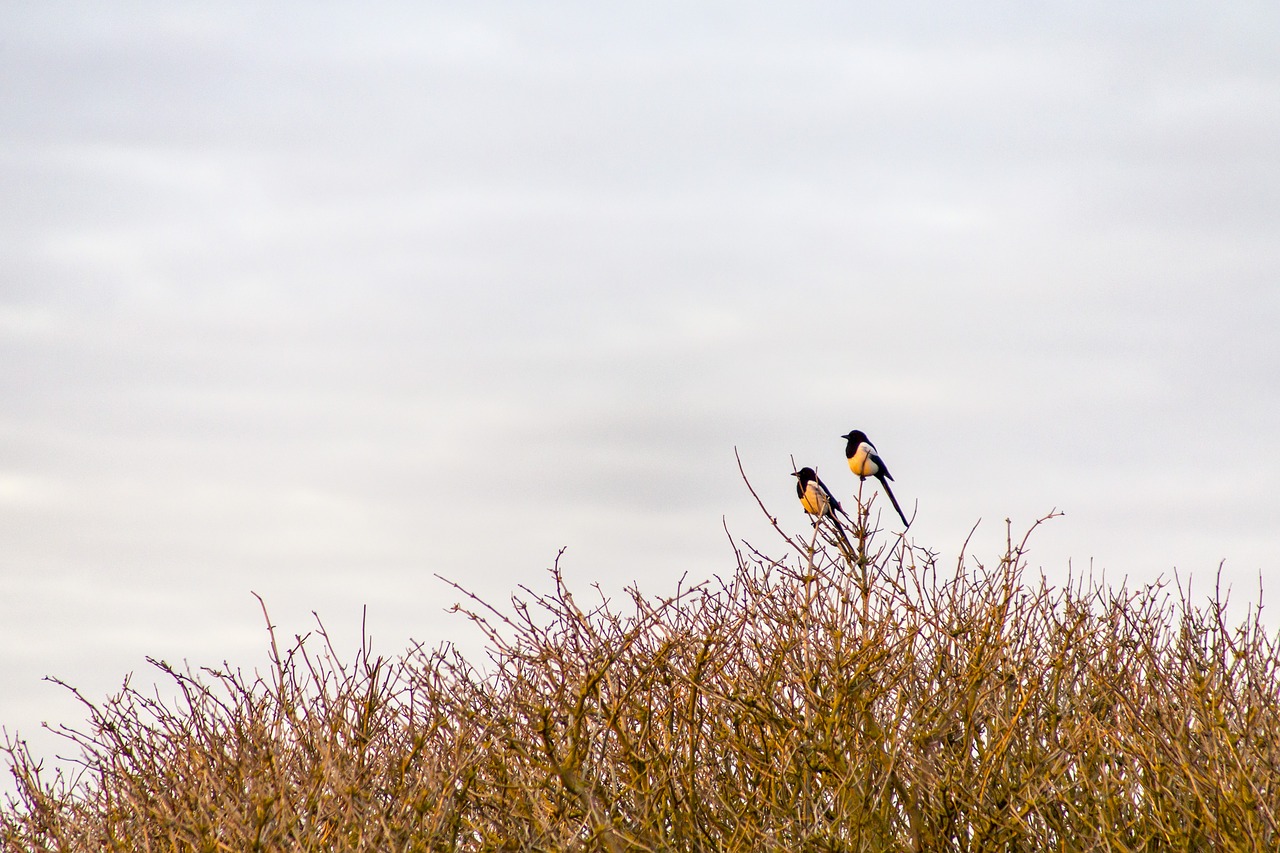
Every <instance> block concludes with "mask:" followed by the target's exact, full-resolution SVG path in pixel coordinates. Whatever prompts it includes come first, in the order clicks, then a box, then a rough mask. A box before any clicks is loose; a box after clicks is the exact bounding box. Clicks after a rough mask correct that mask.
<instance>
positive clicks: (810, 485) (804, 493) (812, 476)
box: [791, 467, 852, 547]
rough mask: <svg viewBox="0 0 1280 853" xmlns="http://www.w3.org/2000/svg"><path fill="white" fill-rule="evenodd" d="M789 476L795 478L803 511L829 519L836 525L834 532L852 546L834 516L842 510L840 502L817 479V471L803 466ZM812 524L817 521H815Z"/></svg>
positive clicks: (797, 495)
mask: <svg viewBox="0 0 1280 853" xmlns="http://www.w3.org/2000/svg"><path fill="white" fill-rule="evenodd" d="M791 476H792V477H796V478H797V479H796V497H798V498H800V506H802V507H804V511H805V512H807V513H809V515H814V516H817V517H818V518H819V519H822V518H828V519H830V520H831V523H832V524H834V525H835V527H836V532H837V533H839V534H840V539H841V540H842V541H843V542H844V544H845V545H846V546H848V547H852V546H850V545H849V537H848V536H846V535H845V532H844V526H843V525H842V524H840V519H839V518H836V513H837V512H844V510H843V509H841V508H840V502H839V501H838V500H836V499H835V496H834V495H832V494H831V490H830V489H828V488H827V486H826V484H825V483H823V482H822V481H821V480H819V479H818V473H817V472H816V471H814V470H813V469H812V468H808V467H805V468H801V469H800V470H799V471H793V472H792V473H791ZM814 524H817V522H816V521H815V522H814Z"/></svg>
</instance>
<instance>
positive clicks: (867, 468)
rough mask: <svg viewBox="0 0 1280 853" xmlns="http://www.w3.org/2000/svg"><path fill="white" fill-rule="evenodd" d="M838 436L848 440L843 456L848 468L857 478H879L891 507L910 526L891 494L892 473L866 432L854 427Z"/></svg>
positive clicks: (896, 500)
mask: <svg viewBox="0 0 1280 853" xmlns="http://www.w3.org/2000/svg"><path fill="white" fill-rule="evenodd" d="M840 437H841V438H843V439H845V440H846V441H848V442H849V443H848V444H846V445H845V448H844V455H845V458H847V459H848V460H849V470H850V471H852V472H853V473H855V474H857V475H858V479H859V480H865V479H866V478H868V477H875V478H876V479H877V480H879V481H880V485H882V486H884V493H885V494H886V495H888V496H889V500H890V501H891V502H892V503H893V508H894V509H896V510H897V511H898V517H899V518H901V519H902V523H903V524H904V525H906V526H907V527H910V526H911V522H909V521H907V517H906V515H904V514H903V512H902V507H900V506H898V499H897V498H895V497H894V496H893V489H891V488H889V481H890V480H892V479H893V475H892V474H890V473H889V469H888V468H886V467H885V464H884V460H883V459H881V458H880V454H878V453H876V446H875V445H874V444H872V443H871V441H870V440H868V438H867V434H866V433H865V432H863V431H862V430H860V429H855V430H852V431H850V432H848V433H846V434H844V435H842V436H840Z"/></svg>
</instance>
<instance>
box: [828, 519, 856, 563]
mask: <svg viewBox="0 0 1280 853" xmlns="http://www.w3.org/2000/svg"><path fill="white" fill-rule="evenodd" d="M827 518H829V519H831V523H832V524H834V525H835V528H836V533H839V534H840V541H841V542H843V543H844V547H846V548H848V549H849V552H850V553H852V552H853V544H852V543H851V542H850V541H849V537H848V535H847V534H846V533H845V532H844V525H843V524H841V523H840V519H838V518H836V514H835V513H834V512H828V513H827Z"/></svg>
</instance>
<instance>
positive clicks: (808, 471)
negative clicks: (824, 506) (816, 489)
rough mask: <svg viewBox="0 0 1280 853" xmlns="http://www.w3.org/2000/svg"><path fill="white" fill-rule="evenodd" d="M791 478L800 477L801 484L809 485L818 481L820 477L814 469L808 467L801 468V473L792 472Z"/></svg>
mask: <svg viewBox="0 0 1280 853" xmlns="http://www.w3.org/2000/svg"><path fill="white" fill-rule="evenodd" d="M791 476H792V477H799V478H800V482H802V483H807V482H809V481H810V480H816V479H818V475H817V474H816V473H814V470H813V469H812V468H807V467H806V468H801V469H800V470H799V471H792V472H791Z"/></svg>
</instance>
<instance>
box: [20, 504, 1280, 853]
mask: <svg viewBox="0 0 1280 853" xmlns="http://www.w3.org/2000/svg"><path fill="white" fill-rule="evenodd" d="M753 494H754V493H753ZM762 507H763V504H762ZM766 513H767V510H766ZM873 515H874V513H873V507H872V506H871V502H868V503H867V504H863V503H862V502H861V500H859V501H858V512H857V515H856V518H855V525H854V529H853V530H852V531H851V534H852V540H853V546H852V548H843V549H842V546H840V545H839V543H838V540H836V539H835V538H834V537H832V538H831V539H830V541H827V537H828V536H829V535H830V531H828V530H826V529H825V528H824V527H821V526H819V527H815V528H813V533H812V536H806V537H805V538H800V537H796V536H793V535H790V534H789V533H788V532H787V531H786V530H785V529H784V528H783V527H782V526H781V525H780V524H779V523H778V522H777V520H776V519H774V518H773V517H772V516H770V519H771V521H773V523H774V525H775V527H777V528H778V531H779V533H780V534H781V536H782V542H783V543H784V547H785V554H784V555H783V556H781V557H778V558H774V557H770V556H768V555H766V554H765V553H763V552H761V551H759V550H756V549H755V548H753V547H751V546H749V545H746V544H745V543H739V545H738V546H737V550H736V552H735V561H734V565H733V566H732V567H731V570H730V571H729V572H728V573H726V575H725V576H723V577H720V576H716V577H714V578H712V579H711V580H708V581H706V582H703V583H699V584H697V585H694V586H689V587H685V586H683V585H681V586H680V587H678V588H677V589H676V590H675V591H674V592H673V593H672V594H670V595H668V596H665V597H653V596H648V595H645V594H643V593H642V592H641V591H640V590H639V589H635V588H632V589H630V590H628V593H627V597H626V598H624V599H623V600H622V601H621V602H613V601H610V600H607V599H605V598H604V597H603V596H602V595H600V594H599V593H598V590H597V591H595V592H593V594H592V603H591V604H590V605H580V604H579V603H578V602H577V601H576V599H575V596H574V594H573V592H572V591H571V590H570V589H569V588H568V586H567V584H566V582H565V580H564V578H563V576H562V574H561V572H560V569H559V562H558V560H557V563H556V565H555V566H554V567H553V568H552V569H551V570H550V584H549V587H550V588H549V589H548V590H547V591H545V592H534V591H532V590H530V589H527V588H522V590H521V592H520V593H519V594H518V595H517V596H515V597H513V598H512V599H511V601H510V602H509V603H508V604H506V605H503V606H501V607H499V606H493V605H491V604H489V603H487V602H485V601H482V600H481V599H479V598H478V597H477V596H475V595H472V594H470V593H467V592H466V590H464V589H463V588H462V587H461V586H457V585H456V584H455V586H456V587H457V589H459V590H460V591H461V592H462V593H463V600H464V604H462V605H460V606H459V607H458V608H457V609H458V610H459V611H460V612H461V613H463V614H466V615H467V616H468V617H469V618H470V619H472V620H474V621H475V623H476V624H477V625H479V626H480V628H481V629H482V631H483V632H484V635H485V637H486V640H487V646H488V652H489V661H488V662H487V663H486V665H485V666H484V667H483V668H481V667H478V666H477V665H475V664H473V663H471V662H469V661H467V660H466V659H465V658H464V657H463V656H462V655H461V654H460V653H459V652H458V651H457V650H456V649H454V648H453V647H451V646H449V645H444V646H441V647H439V648H435V649H426V648H423V647H414V648H411V649H410V650H409V651H408V652H406V653H404V654H402V655H399V656H396V657H383V656H380V655H375V654H374V653H373V651H372V650H371V648H370V646H369V643H368V641H367V640H366V641H365V642H364V643H362V646H361V648H360V649H359V650H358V651H357V652H356V653H355V655H354V659H353V660H351V661H349V662H344V661H343V659H342V657H341V655H339V654H338V653H337V652H336V651H335V649H334V648H333V647H332V645H331V644H330V643H329V640H328V636H327V634H326V633H325V631H324V629H323V625H321V626H320V628H319V629H318V630H317V631H316V632H315V633H314V634H312V635H308V636H303V637H295V638H294V640H293V641H292V642H291V643H287V644H284V645H281V644H280V638H279V637H278V635H277V632H276V631H275V629H274V628H272V627H271V625H270V620H269V618H268V635H269V641H270V647H271V654H270V660H271V666H270V668H269V670H268V671H267V672H265V673H252V674H250V673H245V672H242V671H239V670H233V669H231V668H229V667H225V666H224V667H221V668H214V667H206V668H200V669H196V670H192V669H178V668H175V667H172V666H170V665H168V664H166V663H163V662H160V661H154V660H153V661H152V664H153V665H154V667H155V668H156V669H157V670H158V672H159V673H160V674H161V675H162V677H163V678H164V679H166V680H168V681H169V682H171V683H172V685H173V686H174V687H175V688H176V693H175V694H174V695H176V696H177V697H179V698H178V699H176V700H162V699H161V698H159V694H156V693H152V694H147V693H144V692H141V691H139V690H137V689H135V688H134V687H132V686H129V685H126V687H125V688H124V689H123V690H122V691H121V692H120V693H119V694H118V695H115V696H112V697H110V698H109V699H107V700H106V701H103V702H95V701H93V700H90V699H88V698H86V697H80V698H81V701H82V702H83V706H84V709H85V713H86V716H87V723H86V724H85V725H84V726H83V727H80V728H71V727H63V728H62V729H61V732H62V734H63V735H64V736H65V737H66V738H67V739H68V740H69V742H70V743H71V744H72V745H73V747H74V749H75V750H76V751H77V752H78V754H79V759H78V760H79V764H78V766H79V768H80V770H79V772H78V773H72V772H70V771H67V770H61V771H54V772H53V773H49V772H47V771H45V770H44V769H43V765H42V762H41V761H40V760H39V759H38V758H36V757H34V756H32V755H31V754H30V752H29V750H28V749H27V747H26V745H25V744H24V743H23V742H22V741H21V740H18V739H16V738H10V739H9V740H8V742H7V745H6V747H5V748H4V750H3V751H4V753H5V754H6V756H7V762H8V765H9V769H10V771H11V772H12V774H13V776H14V778H15V780H16V782H17V794H16V795H15V796H13V797H11V798H10V799H9V802H8V803H7V805H6V806H5V807H4V808H3V809H2V810H0V842H2V844H3V849H4V850H6V851H17V850H24V851H25V850H130V851H132V850H197V851H219V850H237V851H239V850H273V851H274V850H282V851H283V850H352V851H357V850H358V851H363V850H379V851H383V850H405V851H436V850H477V851H478V850H607V851H623V850H653V851H659V850H662V851H704V850H725V851H748V850H749V851H770V850H778V851H781V850H787V851H795V850H813V851H863V850H865V851H880V850H894V851H898V850H929V851H935V850H936V851H986V850H1033V849H1035V850H1039V849H1060V850H1085V849H1115V850H1268V849H1280V830H1278V825H1277V811H1278V810H1280V709H1278V703H1280V678H1278V677H1277V662H1278V661H1280V654H1278V648H1277V638H1276V637H1275V636H1274V635H1272V634H1269V633H1268V632H1267V631H1266V630H1265V628H1264V627H1263V625H1262V623H1261V620H1260V614H1259V609H1260V608H1258V607H1253V606H1251V607H1250V609H1249V612H1248V615H1247V617H1246V618H1245V620H1244V621H1243V622H1242V623H1241V624H1238V625H1229V624H1227V623H1226V621H1225V616H1224V611H1225V602H1224V601H1223V596H1222V595H1219V594H1215V595H1214V597H1213V598H1212V599H1210V600H1208V601H1207V602H1205V603H1204V604H1202V605H1196V604H1194V603H1193V602H1192V601H1190V600H1189V598H1188V596H1187V595H1186V594H1185V593H1183V591H1182V590H1181V588H1180V587H1178V586H1176V585H1175V586H1168V585H1163V584H1154V585H1151V586H1145V587H1142V588H1140V589H1136V590H1130V589H1127V588H1125V587H1123V586H1122V587H1120V588H1119V589H1115V590H1112V589H1109V588H1107V587H1106V586H1105V585H1104V584H1102V583H1100V582H1095V581H1094V580H1093V579H1092V578H1090V577H1075V578H1072V579H1071V580H1070V581H1069V582H1068V583H1066V584H1065V585H1063V586H1061V587H1053V586H1051V585H1049V584H1048V583H1047V582H1046V580H1045V579H1044V578H1043V576H1035V577H1032V576H1030V573H1029V571H1028V568H1027V564H1026V559H1025V554H1026V546H1027V541H1028V540H1027V538H1026V537H1025V536H1024V537H1022V538H1020V539H1019V538H1015V537H1014V536H1013V535H1012V531H1011V529H1010V531H1009V536H1008V538H1007V542H1006V548H1005V553H1004V554H1002V555H1000V556H999V559H998V560H996V561H994V562H992V563H990V564H984V563H982V562H981V561H980V560H975V559H973V558H972V557H970V556H968V555H966V554H964V553H963V552H962V553H961V554H960V555H959V558H958V559H957V560H956V562H955V565H954V567H953V568H951V569H944V568H943V567H942V566H940V565H939V562H938V559H937V556H936V555H935V554H934V553H932V552H930V551H928V550H926V549H923V548H920V547H915V546H912V545H910V544H909V543H908V542H907V541H906V540H905V539H903V538H901V537H894V536H890V535H888V534H886V533H884V532H883V531H879V530H876V529H875V528H874V527H873V526H872V524H871V519H872V517H873ZM1051 515H1052V514H1051ZM1047 517H1051V516H1047ZM1047 517H1046V518H1047ZM1043 520H1044V519H1041V521H1043ZM1039 523H1040V522H1036V525H1038V524H1039ZM1006 524H1007V523H1006ZM1036 525H1032V527H1031V529H1032V530H1034V528H1035V526H1036ZM1027 535H1030V531H1028V534H1027ZM263 612H264V615H265V614H266V608H265V607H264V610H263ZM69 689H71V688H69ZM76 695H77V696H79V694H78V693H77V694H76Z"/></svg>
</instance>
